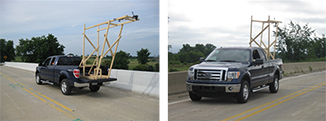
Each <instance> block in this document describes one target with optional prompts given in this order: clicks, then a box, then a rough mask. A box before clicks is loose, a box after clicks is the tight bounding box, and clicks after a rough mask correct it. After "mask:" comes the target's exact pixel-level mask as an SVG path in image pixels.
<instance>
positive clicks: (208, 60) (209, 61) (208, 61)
mask: <svg viewBox="0 0 326 121" xmlns="http://www.w3.org/2000/svg"><path fill="white" fill-rule="evenodd" d="M205 62H216V60H205Z"/></svg>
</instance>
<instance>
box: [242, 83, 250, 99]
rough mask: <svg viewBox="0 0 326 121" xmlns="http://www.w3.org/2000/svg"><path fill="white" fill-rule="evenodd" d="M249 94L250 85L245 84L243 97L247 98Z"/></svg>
mask: <svg viewBox="0 0 326 121" xmlns="http://www.w3.org/2000/svg"><path fill="white" fill-rule="evenodd" d="M248 96H249V89H248V86H247V85H246V84H245V85H244V86H243V99H245V100H247V98H248Z"/></svg>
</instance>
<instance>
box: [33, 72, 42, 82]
mask: <svg viewBox="0 0 326 121" xmlns="http://www.w3.org/2000/svg"><path fill="white" fill-rule="evenodd" d="M35 82H36V84H38V85H40V84H42V81H41V78H40V73H37V74H36V76H35Z"/></svg>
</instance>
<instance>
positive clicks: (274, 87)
mask: <svg viewBox="0 0 326 121" xmlns="http://www.w3.org/2000/svg"><path fill="white" fill-rule="evenodd" d="M279 87H280V85H279V80H278V76H277V75H274V81H273V83H271V84H269V91H270V92H271V93H277V91H278V89H279Z"/></svg>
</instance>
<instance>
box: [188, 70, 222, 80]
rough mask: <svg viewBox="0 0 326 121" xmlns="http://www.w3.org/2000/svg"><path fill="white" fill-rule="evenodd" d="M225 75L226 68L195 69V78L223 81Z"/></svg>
mask: <svg viewBox="0 0 326 121" xmlns="http://www.w3.org/2000/svg"><path fill="white" fill-rule="evenodd" d="M225 77H226V70H222V69H221V70H208V69H195V76H194V78H195V80H205V81H223V80H226V78H225Z"/></svg>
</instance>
